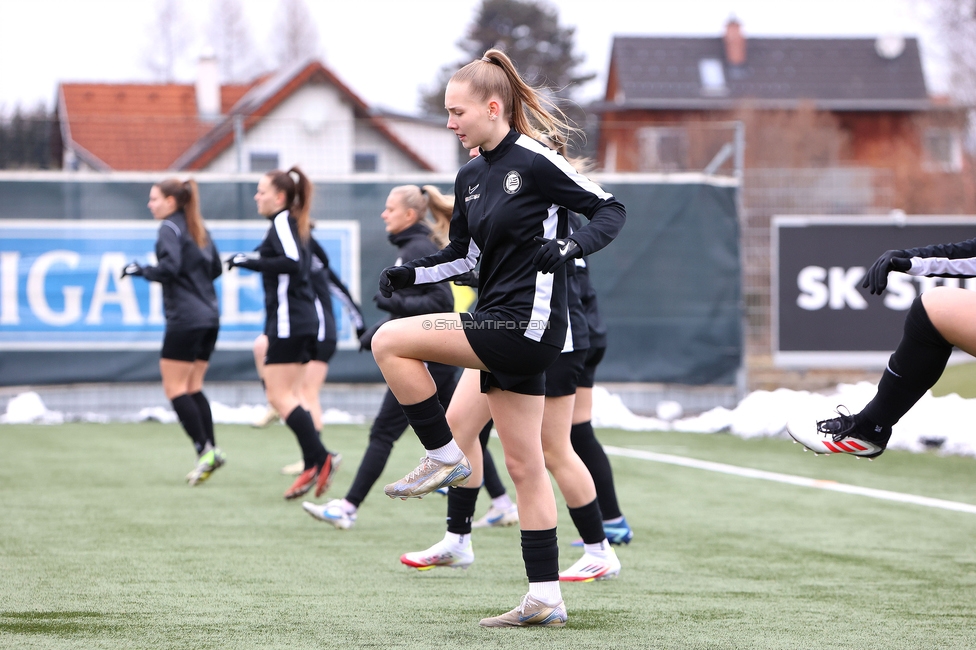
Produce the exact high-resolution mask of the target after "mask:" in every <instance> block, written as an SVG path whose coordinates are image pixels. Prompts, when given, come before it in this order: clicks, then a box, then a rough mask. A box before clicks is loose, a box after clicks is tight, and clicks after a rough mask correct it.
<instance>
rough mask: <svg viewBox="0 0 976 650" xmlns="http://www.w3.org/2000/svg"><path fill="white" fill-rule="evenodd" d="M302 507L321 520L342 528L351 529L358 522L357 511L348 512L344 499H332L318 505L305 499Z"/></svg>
mask: <svg viewBox="0 0 976 650" xmlns="http://www.w3.org/2000/svg"><path fill="white" fill-rule="evenodd" d="M302 507H303V508H305V512H307V513H308V514H310V515H312V516H313V517H315V518H316V519H318V520H319V521H324V522H325V523H327V524H332V525H333V526H334V527H336V528H338V529H340V530H349V529H350V528H352V527H353V525H355V523H356V513H355V512H353V513H348V512H346V510H345V509H344V508H343V507H342V499H332V500H331V501H329V502H328V503H326V504H324V505H321V506H319V505H316V504H314V503H312V502H311V501H303V502H302Z"/></svg>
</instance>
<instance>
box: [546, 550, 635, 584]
mask: <svg viewBox="0 0 976 650" xmlns="http://www.w3.org/2000/svg"><path fill="white" fill-rule="evenodd" d="M606 552H607V556H606V557H602V558H601V557H597V556H596V555H593V554H592V553H584V554H583V557H581V558H580V559H579V560H577V561H576V563H575V564H574V565H573V566H571V567H569V568H568V569H566V570H565V571H560V572H559V580H560V581H562V582H593V581H594V580H609V579H610V578H616V577H617V576H618V575H620V560H618V559H617V554H616V553H614V551H613V548H611V547H607V551H606Z"/></svg>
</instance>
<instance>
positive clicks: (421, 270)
mask: <svg viewBox="0 0 976 650" xmlns="http://www.w3.org/2000/svg"><path fill="white" fill-rule="evenodd" d="M480 256H481V249H480V248H478V245H477V244H476V243H474V239H471V240H468V252H467V254H466V255H465V256H464V257H462V258H461V259H459V260H454V261H453V262H444V263H443V264H437V265H436V266H418V267H417V268H415V269H414V273H415V276H414V284H431V283H433V282H442V281H444V280H446V279H448V278H453V277H454V276H456V275H461V274H462V273H467V272H468V271H470V270H471V269H473V268H474V267H476V266H477V265H478V258H479V257H480Z"/></svg>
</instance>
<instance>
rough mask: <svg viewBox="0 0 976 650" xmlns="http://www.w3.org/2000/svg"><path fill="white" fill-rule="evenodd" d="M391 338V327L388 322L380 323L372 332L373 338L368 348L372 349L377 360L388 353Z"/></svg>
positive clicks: (391, 345) (391, 341) (391, 342)
mask: <svg viewBox="0 0 976 650" xmlns="http://www.w3.org/2000/svg"><path fill="white" fill-rule="evenodd" d="M393 338H394V337H393V328H392V327H390V325H389V324H388V323H384V324H383V325H381V326H380V328H379V329H378V330H376V333H375V334H373V340H372V341H371V342H370V348H371V349H372V351H373V357H374V358H375V359H376V360H377V361H379V360H380V359H381V358H384V357H388V356H389V355H390V352H391V349H392V347H393Z"/></svg>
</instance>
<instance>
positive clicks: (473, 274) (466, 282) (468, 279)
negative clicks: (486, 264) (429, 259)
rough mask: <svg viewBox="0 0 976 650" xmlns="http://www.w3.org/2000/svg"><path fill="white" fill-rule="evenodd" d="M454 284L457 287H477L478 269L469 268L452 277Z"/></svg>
mask: <svg viewBox="0 0 976 650" xmlns="http://www.w3.org/2000/svg"><path fill="white" fill-rule="evenodd" d="M454 284H456V285H457V286H459V287H477V286H478V269H471V270H470V271H468V272H467V273H462V274H461V275H459V276H457V277H456V278H454Z"/></svg>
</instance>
